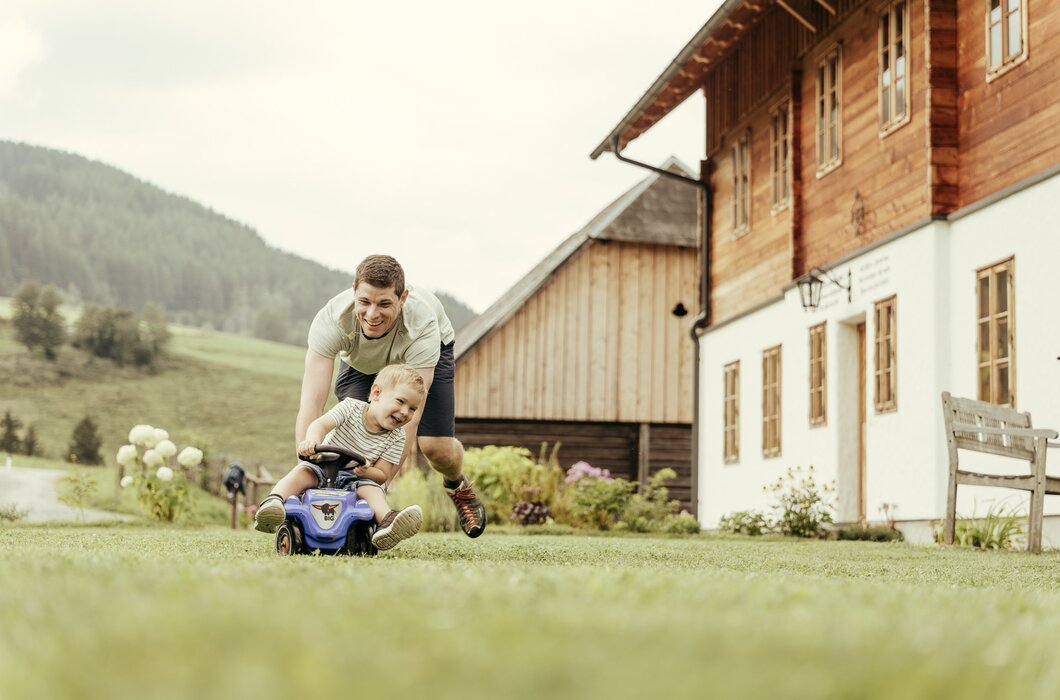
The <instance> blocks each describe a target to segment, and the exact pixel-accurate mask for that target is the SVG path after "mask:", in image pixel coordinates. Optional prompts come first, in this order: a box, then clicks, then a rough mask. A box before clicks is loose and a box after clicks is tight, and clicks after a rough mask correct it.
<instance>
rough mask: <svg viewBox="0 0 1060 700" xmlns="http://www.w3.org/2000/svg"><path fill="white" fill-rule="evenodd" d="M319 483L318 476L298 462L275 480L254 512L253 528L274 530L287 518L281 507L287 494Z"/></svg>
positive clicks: (265, 530) (266, 530)
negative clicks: (269, 491) (273, 485)
mask: <svg viewBox="0 0 1060 700" xmlns="http://www.w3.org/2000/svg"><path fill="white" fill-rule="evenodd" d="M318 485H320V477H318V476H317V474H316V473H315V472H313V470H312V469H310V468H309V467H307V466H305V465H303V464H299V465H298V466H297V467H295V468H294V469H292V470H291V471H289V472H287V476H285V477H283V478H282V479H280V480H279V481H278V482H276V486H275V487H274V488H273V489H272V493H270V494H269V495H268V496H267V497H266V498H265V500H264V501H262V502H261V505H259V506H258V511H257V512H256V513H255V514H254V529H255V530H257V531H259V532H276V530H278V529H279V527H280V525H281V524H282V523H283V521H284V520H286V519H287V509H285V508H284V507H283V503H284V501H286V500H287V498H288V497H289V496H295V495H297V494H300V493H302V492H303V491H305V490H306V489H308V488H312V487H314V486H318Z"/></svg>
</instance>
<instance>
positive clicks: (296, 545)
mask: <svg viewBox="0 0 1060 700" xmlns="http://www.w3.org/2000/svg"><path fill="white" fill-rule="evenodd" d="M302 548H303V543H302V531H301V529H299V528H298V526H297V525H295V524H293V523H291V522H285V523H284V524H283V525H280V529H279V530H277V531H276V552H277V553H278V554H284V555H291V554H300V553H301V552H302Z"/></svg>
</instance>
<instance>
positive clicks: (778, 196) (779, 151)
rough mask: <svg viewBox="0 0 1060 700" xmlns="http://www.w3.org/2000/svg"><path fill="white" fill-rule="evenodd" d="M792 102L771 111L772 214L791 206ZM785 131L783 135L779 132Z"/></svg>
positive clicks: (786, 100) (770, 175)
mask: <svg viewBox="0 0 1060 700" xmlns="http://www.w3.org/2000/svg"><path fill="white" fill-rule="evenodd" d="M792 123H793V117H792V114H791V100H790V99H788V98H784V99H783V100H781V101H780V102H778V103H777V104H776V105H774V106H773V108H772V109H771V110H769V183H770V194H771V201H772V204H773V206H772V208H771V209H770V213H771V214H776V213H777V212H781V211H784V210H785V209H787V208H788V207H789V206H790V205H791V127H792ZM781 129H782V130H783V131H782V133H778V131H780V130H781Z"/></svg>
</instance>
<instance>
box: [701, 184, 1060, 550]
mask: <svg viewBox="0 0 1060 700" xmlns="http://www.w3.org/2000/svg"><path fill="white" fill-rule="evenodd" d="M1056 222H1060V177H1054V178H1052V179H1050V180H1046V181H1044V182H1042V183H1039V184H1037V185H1034V186H1032V187H1029V188H1027V189H1024V190H1022V191H1021V192H1018V193H1016V194H1014V195H1011V196H1009V197H1006V198H1004V199H1002V200H1000V201H998V202H996V203H993V204H991V205H989V206H987V207H985V208H983V209H981V210H979V211H977V212H974V213H971V214H968V215H966V216H963V217H961V218H959V219H957V220H955V221H953V222H944V221H939V222H932V223H930V224H927V225H926V226H924V227H922V228H920V229H918V230H916V231H914V232H911V233H908V234H907V235H904V236H902V237H900V238H897V239H895V240H893V241H891V242H889V243H886V244H884V245H882V246H880V247H877V248H875V249H873V250H870V251H869V252H867V253H865V254H864V255H861V256H859V257H857V258H854V259H852V260H850V261H847V262H845V263H843V264H841V265H838V266H836V267H835V269H834V270H833V271H832V272H833V274H834V275H835V276H836V278H838V279H839V280H840V281H842V282H844V283H845V281H846V276H847V272H848V271H849V272H850V273H851V276H852V282H853V284H852V286H853V291H852V295H851V296H852V298H851V300H850V301H849V302H848V301H847V292H846V291H845V290H842V289H840V288H839V287H837V286H835V285H831V284H828V285H827V286H826V287H825V290H824V293H823V294H822V302H821V305H820V307H819V308H818V309H817V310H816V311H814V312H804V311H803V310H802V308H801V305H800V303H799V300H798V292H797V290H796V289H790V290H788V292H787V293H786V295H785V297H784V298H783V299H782V300H778V301H777V302H776V303H773V304H771V305H768V306H766V307H764V308H761V309H759V310H757V311H755V312H754V313H751V314H748V315H747V316H744V317H742V318H739V319H737V320H735V321H733V322H731V323H728V324H726V325H722V326H720V327H718V328H717V329H714V330H712V331H711V332H709V333H707V334H706V335H704V336H703V337H702V338H701V341H700V342H701V344H702V345H701V356H700V357H701V368H700V370H701V374H700V378H701V386H700V435H699V445H700V455H699V463H700V479H699V485H700V494H699V497H700V519H701V521H702V522H703V524H704V526H705V527H715V526H716V525H717V522H718V519H719V518H720V517H721V516H722V515H725V514H727V513H731V512H734V511H738V510H752V509H757V510H767V509H768V508H769V506H770V505H771V504H772V501H773V498H772V496H771V495H769V494H767V493H764V492H763V486H764V485H766V484H769V483H771V482H773V481H775V480H776V479H777V478H778V477H779V476H780V475H781V474H783V473H784V472H785V471H786V470H787V468H788V467H794V466H803V467H806V466H807V465H810V464H812V465H814V467H815V469H816V472H817V474H818V475H819V477H820V478H821V479H823V480H825V481H831V480H835V481H836V486H837V491H838V493H837V495H838V505H839V514H838V515H839V519H840V520H852V519H853V518H854V517H855V516H856V508H857V506H856V503H857V354H856V352H857V347H856V324H857V323H859V322H864V323H865V324H866V348H865V370H866V384H867V386H866V391H865V401H866V431H865V432H866V483H865V487H864V493H865V500H864V503H865V515H866V516H867V517H868V519H869V520H870V521H871V520H880V519H881V517H880V514H879V512H878V508H879V506H880V504H882V503H893V504H896V505H897V512H896V516H897V517H898V518H899V519H900V520H915V521H924V522H927V521H931V520H936V519H939V518H941V517H942V516H943V513H944V507H945V500H946V498H945V490H946V480H947V455H946V448H945V442H944V440H943V435H942V414H941V408H940V406H941V404H940V395H941V392H942V391H950V392H951V393H953V394H955V395H958V396H971V397H974V396H975V390H976V384H975V378H976V366H975V362H976V347H975V342H976V335H975V334H976V321H975V273H976V271H977V270H978V269H980V268H982V267H984V266H987V265H990V264H993V263H996V262H998V261H1001V260H1004V259H1006V258H1008V257H1013V256H1014V257H1015V311H1016V313H1015V328H1016V384H1015V385H1016V391H1017V408H1018V409H1019V410H1021V411H1023V410H1030V411H1031V412H1032V415H1033V416H1034V423H1035V425H1037V426H1046V427H1054V428H1057V427H1060V361H1058V360H1057V356H1058V355H1060V269H1058V268H1060V235H1057V234H1056V233H1055V231H1054V229H1055V227H1056ZM749 235H754V232H753V231H752V232H751V233H750V234H749ZM891 295H895V296H896V321H897V325H896V328H897V331H896V332H897V380H898V386H897V403H898V408H897V410H896V411H893V412H886V413H877V412H876V411H875V409H874V397H873V368H874V364H875V362H874V348H873V337H874V331H875V328H874V319H873V309H874V304H875V303H876V302H877V301H879V300H881V299H885V298H887V297H889V296H891ZM822 321H825V322H827V324H828V325H827V332H826V338H827V396H828V404H827V405H828V415H827V422H826V424H825V425H823V426H819V427H812V428H811V427H810V425H809V396H808V391H809V381H808V377H809V357H808V353H809V328H810V327H811V326H813V325H815V324H817V323H820V322H822ZM777 344H781V345H782V348H783V349H782V373H781V377H782V390H781V396H782V402H781V420H782V438H781V455H780V456H779V457H772V458H764V457H763V456H762V449H761V444H762V443H761V440H762V433H761V417H762V396H761V392H762V351H763V350H765V349H767V348H770V347H773V346H775V345H777ZM734 360H739V361H740V385H739V395H740V418H739V426H740V459H739V462H738V463H736V464H725V463H724V461H723V458H722V425H723V413H722V411H723V401H722V393H723V392H722V390H723V378H724V370H723V368H724V366H725V365H726V364H728V363H730V362H732V361H734ZM1049 452H1050V454H1049V456H1050V458H1051V459H1052V460H1053V462H1054V463H1055V464H1056V467H1055V468H1054V469H1051V470H1050V472H1051V473H1054V474H1060V449H1053V450H1050V451H1049ZM975 457H978V455H974V456H968V457H965V455H964V453H962V466H964V467H965V468H973V469H974V468H975V465H976V462H977V460H976V459H975ZM987 459H990V460H992V461H991V462H990V464H989V466H990V467H991V468H992V469H997V468H998V467H1002V468H1003V467H1004V463H1003V462H1002V463H1001V464H999V463H998V462H997V459H996V458H987ZM1010 468H1011V469H1013V470H1018V469H1024V468H1025V466H1024V465H1023V464H1021V463H1018V462H1011V465H1010ZM999 497H1000V498H1006V499H1008V500H1007V501H1006V502H1007V503H1012V504H1013V505H1016V506H1020V505H1021V504H1022V503H1025V501H1026V499H1025V498H1021V496H1020V494H1019V493H1018V492H1015V491H1010V490H1000V489H978V488H971V487H968V488H962V489H961V492H960V494H959V500H958V509H959V511H960V513H961V514H963V515H972V514H973V512H974V513H975V514H978V515H981V514H983V512H985V510H986V508H988V507H989V506H990V505H991V504H992V503H993V502H995V501H996V500H997V499H998V498H999ZM976 509H977V510H976ZM1046 513H1049V514H1060V497H1049V498H1047V499H1046ZM925 531H926V532H928V533H929V532H930V531H929V530H926V529H925ZM1058 534H1060V532H1058ZM1050 537H1051V535H1050V529H1049V528H1047V530H1046V540H1047V541H1046V543H1047V545H1048V544H1049V543H1050ZM1056 539H1057V541H1058V543H1060V537H1057V538H1056Z"/></svg>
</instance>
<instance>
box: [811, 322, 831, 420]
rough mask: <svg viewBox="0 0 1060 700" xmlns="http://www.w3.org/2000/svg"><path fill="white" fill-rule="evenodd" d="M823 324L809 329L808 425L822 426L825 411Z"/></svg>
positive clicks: (825, 415)
mask: <svg viewBox="0 0 1060 700" xmlns="http://www.w3.org/2000/svg"><path fill="white" fill-rule="evenodd" d="M824 332H825V324H824V323H819V324H818V325H816V326H814V327H813V328H811V329H810V425H824V424H825V420H826V417H827V411H826V403H825V401H826V399H825V396H826V391H825V388H826V385H825V373H826V370H827V367H826V366H825V334H824Z"/></svg>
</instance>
